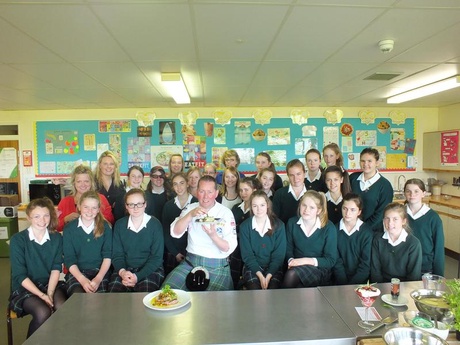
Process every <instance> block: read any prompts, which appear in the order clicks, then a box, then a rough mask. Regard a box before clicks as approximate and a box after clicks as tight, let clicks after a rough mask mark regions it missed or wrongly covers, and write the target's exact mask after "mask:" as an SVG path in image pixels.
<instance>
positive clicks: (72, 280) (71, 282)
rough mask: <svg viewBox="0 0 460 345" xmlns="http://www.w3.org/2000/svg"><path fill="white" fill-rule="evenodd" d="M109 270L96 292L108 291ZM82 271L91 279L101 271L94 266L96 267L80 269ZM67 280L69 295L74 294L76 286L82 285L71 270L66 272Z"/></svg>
mask: <svg viewBox="0 0 460 345" xmlns="http://www.w3.org/2000/svg"><path fill="white" fill-rule="evenodd" d="M109 271H110V270H109ZM109 271H107V274H106V275H105V276H104V278H103V279H102V280H101V283H100V284H99V287H98V288H97V291H96V292H107V289H108V287H109V278H110V273H109ZM80 272H81V274H83V275H84V276H85V277H86V278H88V279H89V280H93V279H94V277H95V276H97V274H98V273H99V269H98V268H94V269H89V270H80ZM65 281H66V288H67V290H66V291H67V295H68V296H70V295H72V294H73V292H74V289H75V288H76V287H79V286H81V284H80V283H79V282H78V280H77V279H76V278H75V277H74V276H73V275H72V274H71V273H70V272H69V273H67V274H66V276H65Z"/></svg>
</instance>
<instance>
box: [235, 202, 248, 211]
mask: <svg viewBox="0 0 460 345" xmlns="http://www.w3.org/2000/svg"><path fill="white" fill-rule="evenodd" d="M238 207H239V208H240V209H241V211H243V213H244V214H246V213H248V212H249V208H246V209H245V208H244V201H243V202H242V203H241V204H239V205H238Z"/></svg>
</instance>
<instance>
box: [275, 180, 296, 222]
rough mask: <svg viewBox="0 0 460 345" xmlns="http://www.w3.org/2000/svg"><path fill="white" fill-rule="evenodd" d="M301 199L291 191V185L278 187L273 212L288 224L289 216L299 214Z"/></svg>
mask: <svg viewBox="0 0 460 345" xmlns="http://www.w3.org/2000/svg"><path fill="white" fill-rule="evenodd" d="M298 208H299V201H298V200H296V199H295V198H294V196H293V195H292V194H291V193H289V186H286V187H283V188H280V189H278V190H277V191H276V192H275V196H274V197H273V213H275V214H276V216H277V217H278V218H279V219H281V220H282V221H283V223H284V224H287V222H288V220H289V218H291V217H294V216H296V215H297V209H298Z"/></svg>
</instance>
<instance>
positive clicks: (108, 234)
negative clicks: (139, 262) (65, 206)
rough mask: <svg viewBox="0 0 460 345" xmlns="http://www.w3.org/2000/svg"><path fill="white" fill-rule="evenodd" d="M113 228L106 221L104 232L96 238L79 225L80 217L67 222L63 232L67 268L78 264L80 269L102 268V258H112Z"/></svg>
mask: <svg viewBox="0 0 460 345" xmlns="http://www.w3.org/2000/svg"><path fill="white" fill-rule="evenodd" d="M112 239H113V236H112V229H111V228H110V226H109V224H108V223H107V222H104V233H103V234H102V235H101V236H100V237H98V238H94V232H93V231H92V232H91V233H90V234H89V235H88V234H87V233H86V232H85V231H84V230H83V229H82V228H81V227H79V226H78V218H77V219H74V220H73V221H71V222H69V223H67V224H66V226H65V227H64V232H63V241H64V263H65V265H66V267H67V268H70V267H71V266H72V265H77V266H78V269H79V270H85V269H95V268H100V267H101V265H102V260H104V259H111V258H112Z"/></svg>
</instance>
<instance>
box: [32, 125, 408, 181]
mask: <svg viewBox="0 0 460 345" xmlns="http://www.w3.org/2000/svg"><path fill="white" fill-rule="evenodd" d="M95 117H96V116H95ZM148 129H149V130H145V128H142V127H138V124H137V121H135V120H116V121H108V120H106V121H53V122H51V121H49V122H47V121H43V122H36V124H35V143H36V147H35V155H36V157H35V162H37V163H36V166H35V169H36V175H37V176H46V177H48V176H62V175H69V174H70V172H71V171H72V169H73V168H74V167H75V166H76V165H78V164H87V165H89V166H91V167H94V166H95V165H96V162H97V159H98V157H99V155H100V154H101V153H102V152H104V151H106V150H110V151H112V152H114V153H115V154H116V155H117V157H118V158H119V160H120V171H121V172H122V173H126V172H127V171H128V169H129V167H131V166H133V165H139V166H141V167H142V168H143V169H144V171H149V170H150V168H151V167H153V166H155V165H161V166H162V167H164V168H165V169H166V170H167V168H168V162H169V158H170V157H171V155H173V154H176V153H178V154H181V155H182V156H183V157H184V160H185V164H186V167H190V166H198V167H203V166H204V165H205V164H206V163H207V162H213V163H215V164H216V165H217V166H218V167H219V169H221V168H222V165H221V162H220V158H221V156H222V154H223V152H225V150H227V149H234V150H236V151H237V152H238V155H239V156H240V160H241V163H240V166H239V170H240V171H243V172H244V171H246V172H254V171H255V169H256V168H255V157H256V155H257V153H259V152H262V151H264V152H267V153H269V154H270V156H271V157H272V161H273V163H274V165H275V167H276V169H277V170H278V171H284V170H285V167H286V164H287V162H289V161H290V160H291V159H294V158H298V159H300V160H302V161H303V162H304V155H305V152H307V151H308V150H309V149H311V148H316V149H318V150H320V151H322V149H323V147H324V146H325V145H327V144H329V143H337V144H338V145H339V147H340V149H341V150H342V153H343V156H344V165H345V168H346V169H349V170H357V169H359V154H360V152H361V151H362V150H363V149H364V148H365V147H375V148H377V149H378V150H379V152H380V157H381V161H380V169H381V170H413V169H414V168H415V166H416V160H415V159H414V151H415V148H416V138H415V133H416V131H415V120H414V119H412V118H407V119H405V122H404V123H402V124H394V123H392V121H391V119H389V118H377V119H375V122H374V123H370V124H364V123H362V122H361V120H360V119H359V118H342V121H341V123H338V124H334V125H333V124H328V123H327V120H326V119H324V118H310V119H308V124H305V125H297V124H293V123H292V121H291V119H287V118H272V119H271V120H270V123H269V124H264V125H260V124H256V123H255V121H254V119H252V118H238V119H233V120H231V121H230V123H229V124H226V125H219V124H216V123H215V122H214V120H213V119H198V120H196V123H195V124H193V125H181V123H180V121H179V120H178V119H162V120H155V121H154V123H153V126H152V128H151V131H150V128H148ZM145 133H147V135H149V136H145V135H146V134H145ZM138 135H139V136H138Z"/></svg>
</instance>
